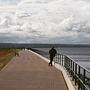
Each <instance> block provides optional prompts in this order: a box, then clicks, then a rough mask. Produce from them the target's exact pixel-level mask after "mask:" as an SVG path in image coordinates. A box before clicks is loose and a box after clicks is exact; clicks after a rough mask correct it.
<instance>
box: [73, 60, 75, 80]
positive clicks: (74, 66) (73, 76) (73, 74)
mask: <svg viewBox="0 0 90 90" xmlns="http://www.w3.org/2000/svg"><path fill="white" fill-rule="evenodd" d="M74 67H75V66H74V62H73V79H72V80H74Z"/></svg>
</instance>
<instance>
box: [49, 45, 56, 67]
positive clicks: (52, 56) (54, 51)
mask: <svg viewBox="0 0 90 90" xmlns="http://www.w3.org/2000/svg"><path fill="white" fill-rule="evenodd" d="M56 54H57V51H56V49H54V47H52V48H51V49H50V50H49V55H50V62H49V66H50V65H51V66H52V61H53V58H54V57H55V55H56Z"/></svg>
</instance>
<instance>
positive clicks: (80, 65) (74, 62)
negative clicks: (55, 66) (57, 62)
mask: <svg viewBox="0 0 90 90" xmlns="http://www.w3.org/2000/svg"><path fill="white" fill-rule="evenodd" d="M57 54H58V55H64V54H60V53H57ZM64 56H66V57H68V58H69V59H70V60H72V61H73V62H74V63H76V64H77V65H78V66H80V67H81V68H82V69H85V70H86V71H87V72H88V73H90V71H89V70H88V69H87V68H85V67H84V66H82V65H80V64H79V63H77V62H75V61H74V60H73V59H71V57H69V56H67V55H64Z"/></svg>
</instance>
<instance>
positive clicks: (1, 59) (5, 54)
mask: <svg viewBox="0 0 90 90" xmlns="http://www.w3.org/2000/svg"><path fill="white" fill-rule="evenodd" d="M19 50H20V49H13V48H12V49H11V48H0V70H1V69H2V68H3V67H4V66H5V65H6V64H7V63H8V62H9V61H10V60H11V59H12V58H13V57H14V56H15V52H18V51H19Z"/></svg>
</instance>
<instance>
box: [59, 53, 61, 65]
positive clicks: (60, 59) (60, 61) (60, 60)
mask: <svg viewBox="0 0 90 90" xmlns="http://www.w3.org/2000/svg"><path fill="white" fill-rule="evenodd" d="M59 59H60V64H61V54H59Z"/></svg>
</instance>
